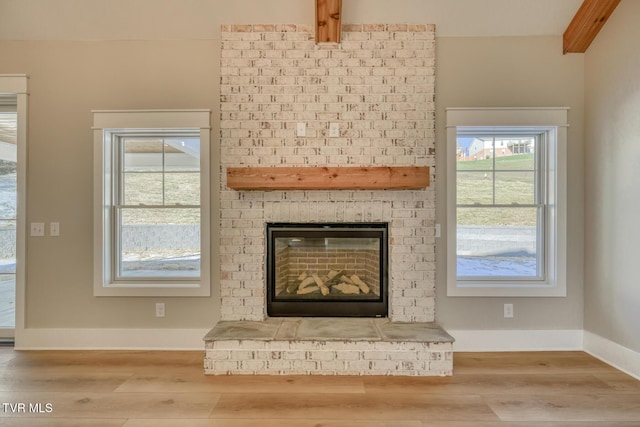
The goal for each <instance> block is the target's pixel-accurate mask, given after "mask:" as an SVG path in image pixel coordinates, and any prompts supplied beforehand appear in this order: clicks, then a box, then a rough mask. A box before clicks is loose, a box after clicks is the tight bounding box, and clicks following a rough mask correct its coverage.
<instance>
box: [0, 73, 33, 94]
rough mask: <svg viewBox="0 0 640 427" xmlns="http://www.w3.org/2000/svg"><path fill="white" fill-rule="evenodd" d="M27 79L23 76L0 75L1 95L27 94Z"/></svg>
mask: <svg viewBox="0 0 640 427" xmlns="http://www.w3.org/2000/svg"><path fill="white" fill-rule="evenodd" d="M27 79H28V77H27V76H26V75H25V74H2V75H0V80H1V81H0V93H2V94H10V95H13V94H25V95H26V94H27Z"/></svg>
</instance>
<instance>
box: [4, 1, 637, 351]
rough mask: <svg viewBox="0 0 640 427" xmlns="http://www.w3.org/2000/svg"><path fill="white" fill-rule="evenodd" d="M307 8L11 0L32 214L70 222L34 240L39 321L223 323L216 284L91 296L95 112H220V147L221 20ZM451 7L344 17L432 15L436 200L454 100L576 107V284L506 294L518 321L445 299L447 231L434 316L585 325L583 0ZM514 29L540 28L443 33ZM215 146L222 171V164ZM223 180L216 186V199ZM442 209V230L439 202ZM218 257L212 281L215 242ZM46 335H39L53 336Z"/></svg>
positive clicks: (308, 7) (13, 68)
mask: <svg viewBox="0 0 640 427" xmlns="http://www.w3.org/2000/svg"><path fill="white" fill-rule="evenodd" d="M307 3H308V4H307ZM307 3H305V2H303V1H300V0H270V1H268V2H267V1H264V0H242V1H222V0H220V1H218V0H208V1H206V0H205V1H200V0H198V1H196V0H187V1H184V2H183V1H171V0H167V1H164V2H162V4H163V7H162V8H152V6H155V5H157V2H156V1H151V0H136V1H126V2H125V1H122V0H112V1H106V0H82V1H80V0H60V1H56V2H42V1H35V0H0V10H1V12H2V13H0V57H1V58H2V61H0V73H4V74H10V73H25V74H28V75H29V76H30V80H29V90H30V94H31V95H30V99H29V103H30V104H29V105H30V111H29V119H30V126H29V132H30V135H29V157H28V162H29V165H28V166H29V170H28V218H27V221H29V222H30V221H39V222H50V221H58V222H60V223H61V233H62V235H61V236H60V237H59V238H55V239H54V238H49V237H45V238H39V239H34V238H29V239H28V256H27V263H28V271H27V289H26V297H27V304H26V309H27V311H26V324H27V327H28V328H32V329H33V328H36V329H37V328H59V330H61V331H66V330H67V328H93V329H92V330H94V331H95V330H98V331H101V330H104V331H105V332H104V333H105V335H107V334H109V336H113V337H116V336H118V334H117V333H114V332H113V331H114V330H118V329H131V330H133V329H136V330H138V329H139V330H145V329H176V330H179V329H191V330H197V329H207V328H210V327H211V326H212V325H213V323H214V322H215V321H216V320H217V319H218V317H219V313H220V302H219V292H218V288H217V286H216V284H215V283H214V288H213V296H212V297H211V298H164V299H162V300H160V299H154V298H95V297H93V295H92V274H91V266H92V262H91V260H92V256H91V250H92V237H91V236H92V234H91V230H92V206H91V204H92V195H91V189H92V186H91V180H92V170H91V168H92V147H91V141H92V138H91V113H90V111H91V110H92V109H128V108H210V109H212V111H213V118H214V125H215V126H216V127H215V128H214V130H213V134H212V142H213V149H212V152H213V153H218V149H217V146H218V143H219V137H218V132H219V129H218V128H217V120H216V119H217V118H218V117H219V98H220V95H219V82H220V73H219V55H220V40H219V23H276V22H285V23H289V22H291V23H302V24H310V23H312V22H313V7H312V4H313V2H311V1H310V0H309V1H308V2H307ZM452 3H453V2H451V1H450V0H448V1H445V0H429V1H419V0H399V1H396V2H393V3H390V2H388V1H386V0H354V1H349V2H345V10H344V16H345V21H347V22H366V21H368V22H372V23H375V22H403V21H407V22H417V23H434V24H436V34H437V35H438V36H439V37H438V41H437V67H438V70H437V87H436V103H437V104H436V108H437V110H436V111H437V112H436V119H437V122H436V128H437V145H436V146H437V149H436V156H437V165H436V166H437V167H436V182H435V186H436V191H437V195H438V196H437V197H439V198H440V200H444V195H445V184H446V183H445V182H444V181H443V180H442V179H439V177H441V176H445V173H444V157H443V155H444V153H445V149H444V143H445V140H444V136H445V129H444V122H443V120H444V109H445V108H446V107H462V106H507V107H510V106H569V107H571V111H570V115H569V120H570V124H571V129H570V131H569V141H570V149H571V150H573V153H572V155H571V157H572V161H571V164H570V165H569V168H570V169H569V188H570V191H569V194H570V200H569V216H570V218H571V224H570V229H569V233H568V239H569V248H570V254H569V268H568V280H569V284H568V293H569V294H568V296H567V297H566V298H544V299H535V298H527V299H517V300H515V301H514V300H509V302H513V303H514V304H515V318H514V319H512V320H509V321H506V320H505V319H503V318H502V303H503V302H505V301H504V300H502V299H500V298H447V297H446V296H445V295H446V294H445V282H446V280H445V279H446V278H445V277H444V276H443V274H440V272H444V271H445V269H444V254H445V248H444V241H445V240H444V239H441V241H440V242H439V243H438V248H437V254H436V255H437V278H436V279H437V307H436V318H437V320H439V321H440V322H441V323H443V324H444V326H445V327H448V328H451V329H459V330H460V329H461V330H470V329H484V330H500V329H503V330H508V329H538V330H540V329H542V330H545V329H549V330H550V329H561V330H567V329H568V330H574V329H581V328H582V301H583V296H582V289H581V284H582V242H583V241H582V235H583V233H582V230H583V220H582V194H583V169H582V163H583V153H582V129H583V108H582V107H583V55H567V56H562V55H561V48H562V46H561V37H560V36H559V34H560V33H561V32H562V31H563V29H564V27H565V26H566V24H567V23H568V22H569V20H570V19H571V17H572V16H573V13H575V10H576V9H577V7H578V6H579V4H580V1H579V0H567V1H563V2H557V0H541V1H538V2H531V1H529V0H508V1H507V0H493V1H492V2H491V4H492V7H489V6H487V7H485V8H479V7H478V2H477V0H464V1H463V0H459V1H456V2H455V5H452ZM483 3H486V2H483ZM496 11H501V12H502V13H496ZM52 16H55V19H51V17H52ZM505 17H506V19H504V18H505ZM513 18H517V19H513ZM492 20H496V21H497V23H496V21H492ZM492 22H493V24H492ZM503 23H506V24H505V25H498V24H503ZM538 23H539V24H540V25H537V24H538ZM516 34H522V35H531V34H534V35H536V36H535V37H531V36H526V37H448V36H458V35H465V36H471V35H484V36H486V35H509V36H514V35H516ZM545 34H552V36H545ZM445 36H447V37H445ZM216 155H217V154H214V159H213V160H214V163H213V165H212V170H216V168H217V167H219V166H218V164H217V163H216V162H217V158H215V156H216ZM627 161H628V162H629V161H631V160H630V159H628V160H627ZM212 175H214V176H215V175H216V174H212ZM216 179H217V178H216ZM217 188H219V184H217V183H215V182H214V183H213V185H212V189H213V190H212V191H213V192H212V200H214V201H215V200H217V198H218V194H217ZM214 203H215V202H214ZM436 216H437V220H438V222H440V223H441V224H442V225H443V227H442V229H443V230H444V229H445V228H446V227H445V226H444V225H445V221H446V212H445V211H444V203H440V204H439V207H438V210H437V212H436ZM216 217H217V206H216V205H214V210H213V221H212V226H213V229H214V236H213V242H216V241H217V237H218V234H217V233H218V232H217V228H216V227H217V220H216ZM213 256H214V265H213V271H214V275H215V276H217V274H216V273H215V272H216V271H218V270H216V269H217V268H219V264H218V263H217V261H218V254H217V252H216V247H215V243H214V254H213ZM627 289H628V288H627ZM156 301H158V302H160V301H161V302H166V303H167V317H165V318H163V319H157V318H155V317H154V303H155V302H156ZM43 330H44V331H46V329H43ZM49 335H50V334H47V333H41V334H39V335H34V337H35V338H34V339H36V340H42V342H45V341H44V340H45V338H46V337H47V336H49ZM94 339H95V338H94ZM114 339H115V338H114ZM158 340H159V341H158V342H160V343H162V340H161V339H160V338H158ZM88 342H90V340H89V341H88ZM127 342H131V341H127ZM133 342H135V341H133ZM65 343H66V341H65ZM123 345H125V346H126V345H128V344H127V343H126V342H125V343H124V344H123ZM159 345H161V344H159ZM198 345H199V344H198V342H197V340H196V342H195V347H196V348H197V346H198Z"/></svg>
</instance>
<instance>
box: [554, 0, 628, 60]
mask: <svg viewBox="0 0 640 427" xmlns="http://www.w3.org/2000/svg"><path fill="white" fill-rule="evenodd" d="M618 3H620V0H584V2H583V3H582V6H580V9H578V11H577V12H576V15H575V16H574V17H573V19H572V20H571V23H570V24H569V26H568V27H567V29H566V30H565V32H564V35H563V37H562V38H563V47H562V53H565V54H566V53H569V52H571V53H584V52H586V50H587V48H588V47H589V45H591V42H592V41H593V40H594V39H595V38H596V36H597V35H598V32H599V31H600V29H602V27H603V26H604V24H605V23H606V22H607V19H609V16H611V14H612V13H613V11H614V10H615V8H616V6H618Z"/></svg>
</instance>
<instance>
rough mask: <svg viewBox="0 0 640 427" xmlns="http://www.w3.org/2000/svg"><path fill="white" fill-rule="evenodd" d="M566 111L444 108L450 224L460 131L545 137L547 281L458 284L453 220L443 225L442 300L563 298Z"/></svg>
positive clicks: (453, 211)
mask: <svg viewBox="0 0 640 427" xmlns="http://www.w3.org/2000/svg"><path fill="white" fill-rule="evenodd" d="M568 110H569V109H568V108H567V107H550V108H447V109H446V116H447V117H446V121H447V123H446V127H447V159H446V165H447V167H446V178H447V179H446V181H447V183H448V184H447V192H446V208H447V212H448V217H449V218H455V212H456V186H455V183H456V163H455V162H456V144H455V141H456V139H457V131H458V128H459V127H465V128H467V127H478V128H482V130H484V131H487V132H490V131H494V132H500V131H501V130H504V129H505V128H518V129H522V130H527V131H529V130H530V129H531V128H536V130H537V131H544V132H546V134H547V135H548V136H549V141H548V145H549V147H555V150H549V151H550V154H549V156H550V157H549V164H548V165H547V166H546V173H547V176H548V177H552V178H553V180H552V182H554V183H555V185H553V186H549V187H548V189H547V190H548V195H549V200H548V208H547V214H548V218H547V219H548V220H549V222H548V224H547V225H546V228H545V233H547V236H546V239H545V240H546V241H547V242H548V243H547V247H546V251H545V253H546V255H545V257H546V260H545V262H546V267H547V273H548V275H547V279H546V280H545V281H544V282H533V281H518V282H517V283H509V282H507V281H498V280H496V282H495V283H493V282H491V283H489V282H486V281H484V282H483V281H476V282H471V281H468V282H467V281H465V282H458V280H457V274H456V262H455V260H456V247H457V239H456V233H457V227H456V221H455V220H454V219H452V220H450V221H447V227H446V229H447V240H446V252H447V259H448V260H449V261H448V262H447V268H446V277H447V279H446V281H447V295H448V296H450V297H469V296H472V297H476V296H482V297H498V296H499V297H565V296H566V295H567V287H566V252H567V251H566V192H567V191H566V181H567V179H566V176H567V173H566V167H564V165H565V164H566V161H567V127H568V123H567V115H568Z"/></svg>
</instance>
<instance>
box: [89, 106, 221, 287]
mask: <svg viewBox="0 0 640 427" xmlns="http://www.w3.org/2000/svg"><path fill="white" fill-rule="evenodd" d="M210 125H211V110H119V111H105V110H96V111H93V143H94V155H93V168H94V180H93V191H94V228H93V240H94V259H93V268H94V281H93V282H94V284H93V295H94V296H100V297H102V296H124V297H137V296H153V297H208V296H210V295H211V241H210V239H211V232H210V231H211V230H210V224H211V199H210V194H211V191H210V188H211V163H210V145H211V138H210V133H211V132H210V130H211V127H210ZM132 129H144V130H153V131H162V130H169V129H199V132H200V182H201V186H200V247H201V252H200V260H201V261H200V262H201V264H200V281H199V282H198V283H175V284H172V283H162V284H160V283H157V284H156V283H151V284H148V283H147V284H145V283H142V282H140V283H135V282H133V281H132V282H131V283H126V284H120V285H116V284H114V283H112V280H111V278H110V277H109V276H110V268H109V265H110V262H111V259H110V255H109V253H110V251H109V248H108V245H109V243H110V238H108V237H106V235H108V234H109V227H108V224H109V223H110V221H109V209H110V206H111V204H110V198H111V196H110V194H109V191H110V186H111V179H110V177H109V175H110V173H111V171H110V169H109V168H110V167H111V162H110V160H108V159H109V158H110V152H111V148H110V145H108V144H107V143H106V142H105V138H107V136H108V134H109V133H111V132H117V131H120V130H132ZM107 139H108V138H107Z"/></svg>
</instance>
